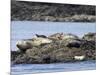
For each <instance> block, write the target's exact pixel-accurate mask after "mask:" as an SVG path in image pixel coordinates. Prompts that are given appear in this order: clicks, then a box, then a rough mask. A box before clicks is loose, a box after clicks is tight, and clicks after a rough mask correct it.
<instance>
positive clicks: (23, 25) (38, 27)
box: [11, 21, 96, 50]
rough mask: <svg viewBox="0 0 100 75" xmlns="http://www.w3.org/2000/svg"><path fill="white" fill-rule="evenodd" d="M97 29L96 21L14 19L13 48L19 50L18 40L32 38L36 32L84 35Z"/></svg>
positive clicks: (12, 31)
mask: <svg viewBox="0 0 100 75" xmlns="http://www.w3.org/2000/svg"><path fill="white" fill-rule="evenodd" d="M95 31H96V30H95V23H82V22H78V23H77V22H38V21H12V23H11V50H17V48H16V41H18V40H21V39H29V38H32V37H33V36H35V34H43V35H50V34H54V33H57V32H64V33H73V34H76V35H78V36H80V37H82V36H83V35H84V33H88V32H95Z"/></svg>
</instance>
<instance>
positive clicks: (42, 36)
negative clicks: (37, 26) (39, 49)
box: [35, 34, 47, 38]
mask: <svg viewBox="0 0 100 75" xmlns="http://www.w3.org/2000/svg"><path fill="white" fill-rule="evenodd" d="M35 35H36V36H37V37H41V38H47V36H45V35H38V34H35Z"/></svg>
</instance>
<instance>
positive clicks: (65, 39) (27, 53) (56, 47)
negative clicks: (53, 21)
mask: <svg viewBox="0 0 100 75" xmlns="http://www.w3.org/2000/svg"><path fill="white" fill-rule="evenodd" d="M95 39H96V34H95V33H87V34H85V35H84V36H83V37H82V38H79V37H78V36H76V35H74V34H63V33H55V34H53V35H50V36H45V35H37V37H33V38H32V39H26V40H20V41H18V42H17V44H16V46H17V47H18V48H19V50H18V51H11V61H12V64H44V63H45V64H49V63H66V62H75V61H83V60H95V59H96V40H95Z"/></svg>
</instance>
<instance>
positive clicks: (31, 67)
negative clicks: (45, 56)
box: [11, 61, 96, 75]
mask: <svg viewBox="0 0 100 75" xmlns="http://www.w3.org/2000/svg"><path fill="white" fill-rule="evenodd" d="M95 69H96V64H95V61H82V62H75V63H56V64H20V65H13V66H12V68H11V75H23V74H34V73H50V72H68V71H83V70H95Z"/></svg>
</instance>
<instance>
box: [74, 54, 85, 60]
mask: <svg viewBox="0 0 100 75" xmlns="http://www.w3.org/2000/svg"><path fill="white" fill-rule="evenodd" d="M74 59H75V60H84V59H85V56H84V55H82V56H74Z"/></svg>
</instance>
